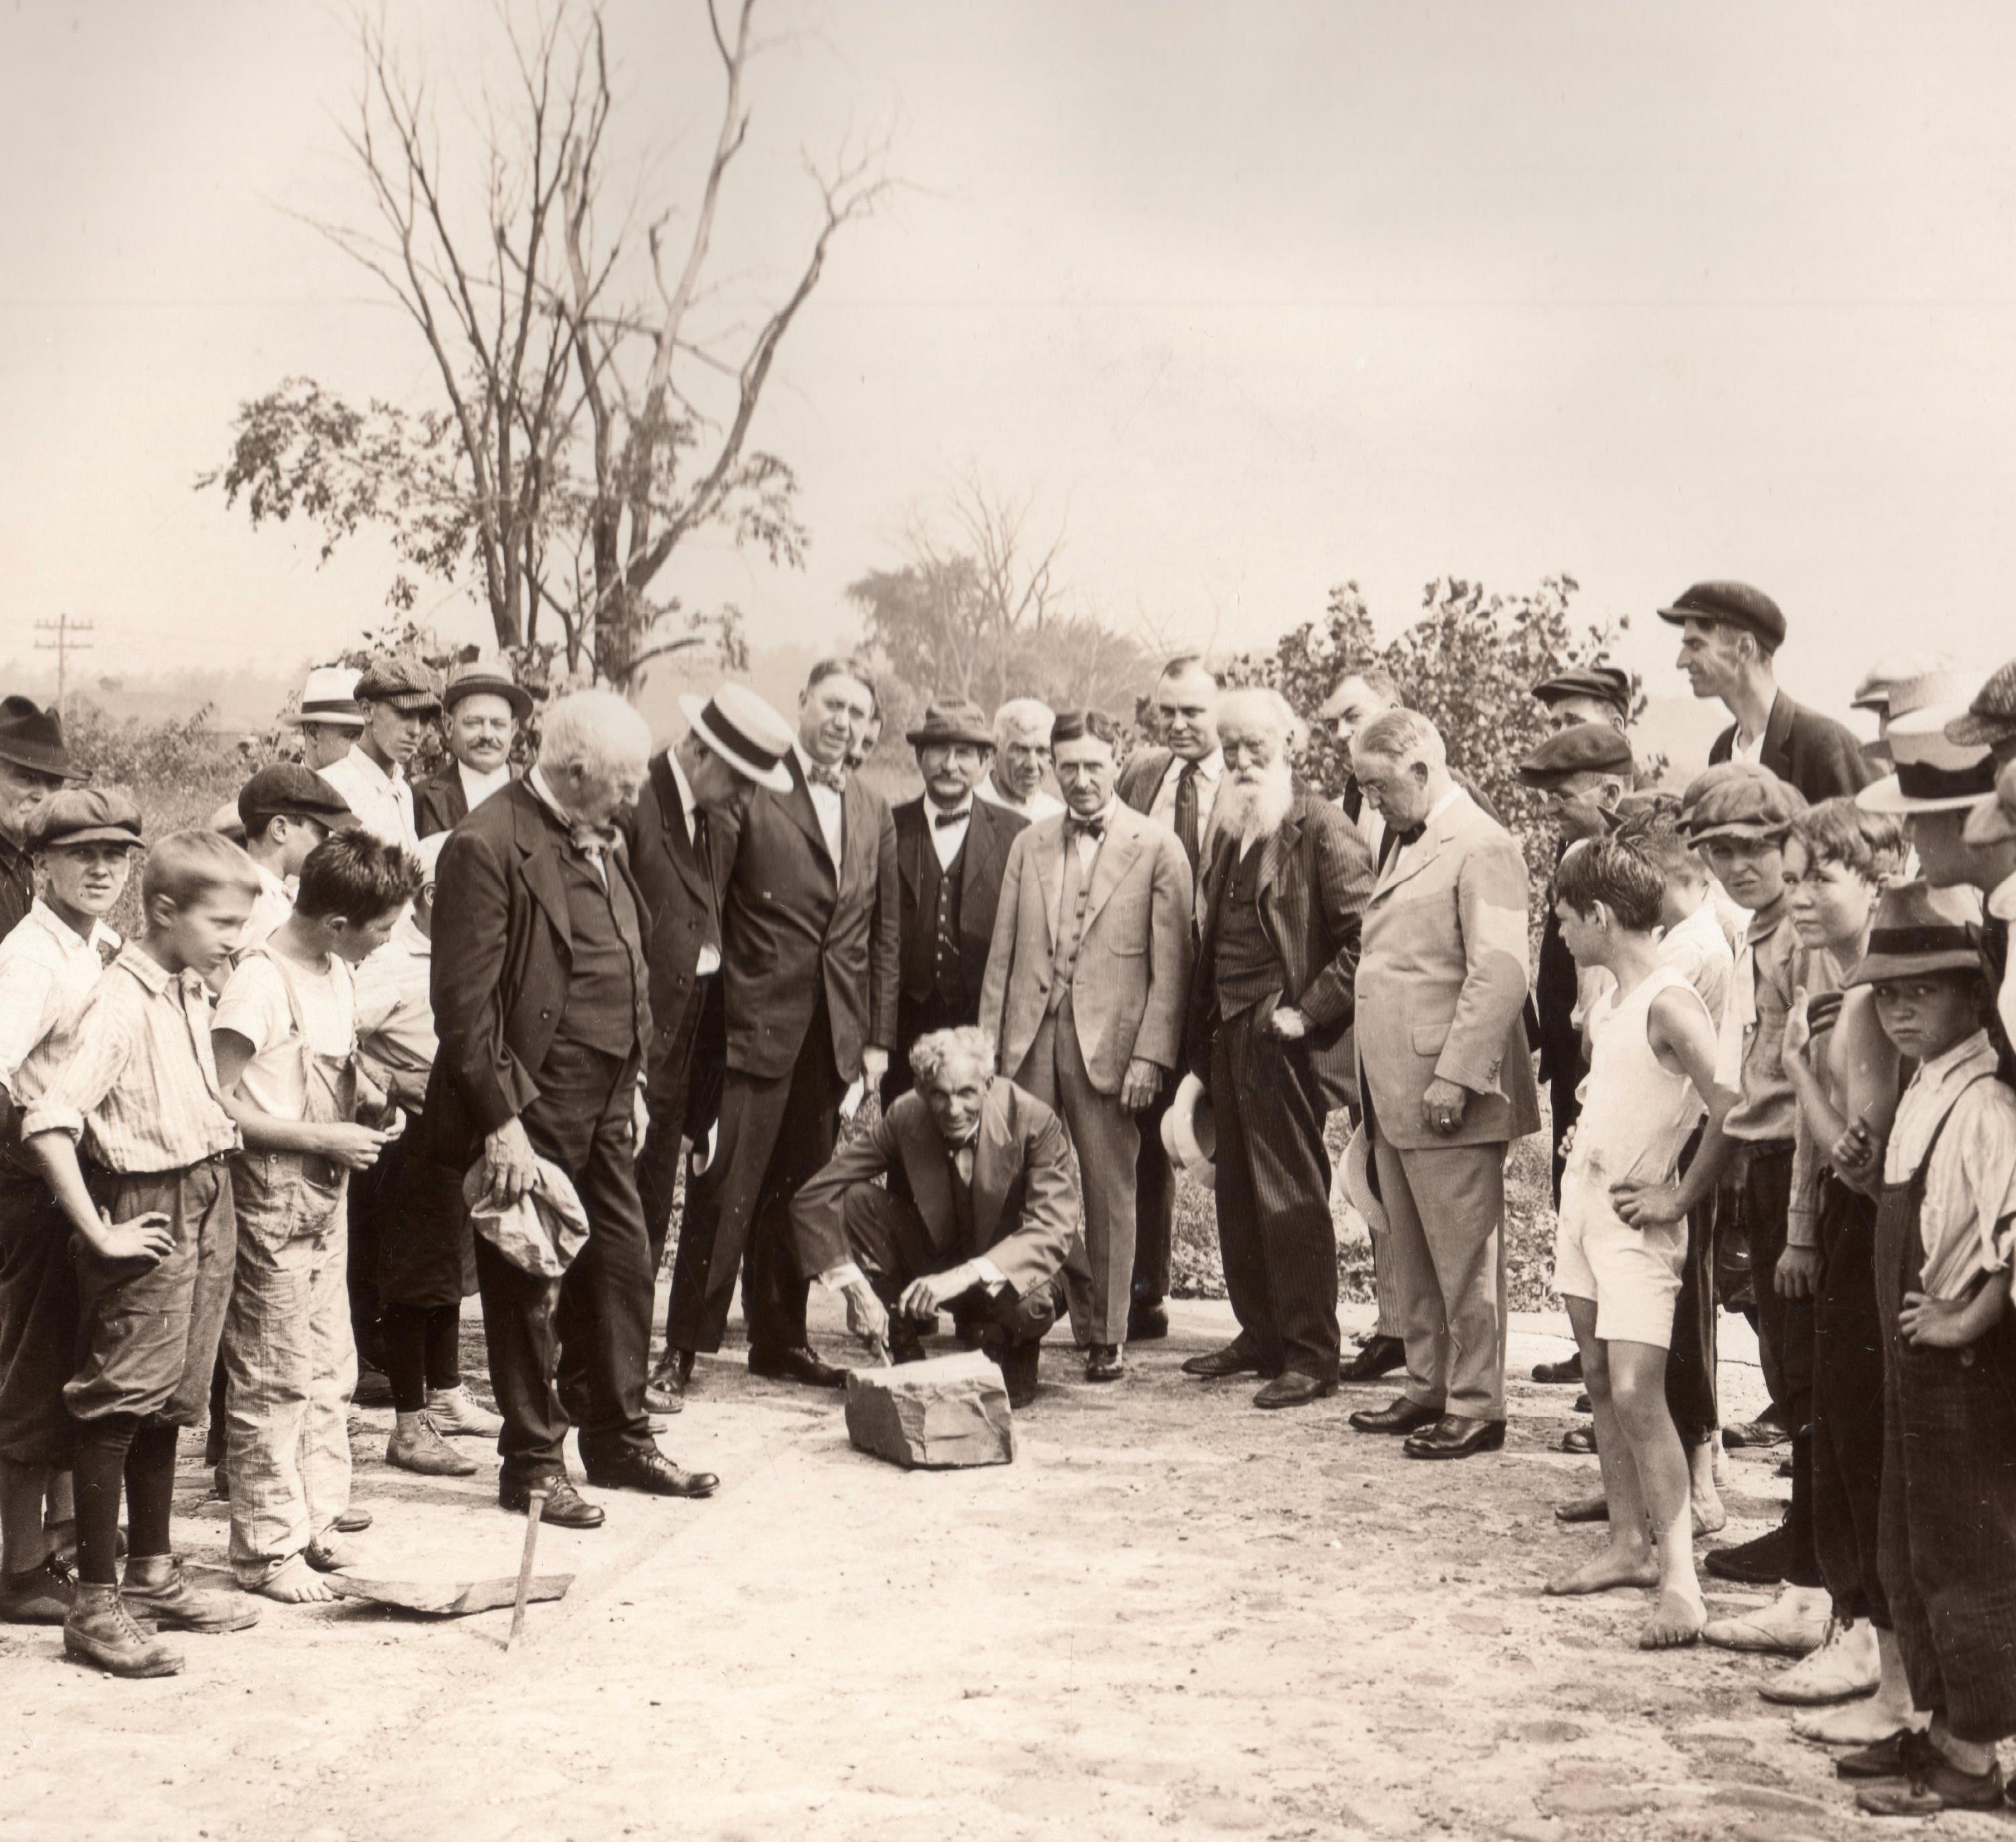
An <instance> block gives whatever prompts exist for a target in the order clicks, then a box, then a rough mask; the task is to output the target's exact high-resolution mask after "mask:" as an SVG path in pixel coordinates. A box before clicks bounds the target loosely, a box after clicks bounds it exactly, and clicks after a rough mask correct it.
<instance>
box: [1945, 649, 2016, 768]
mask: <svg viewBox="0 0 2016 1842" xmlns="http://www.w3.org/2000/svg"><path fill="white" fill-rule="evenodd" d="M1946 739H1947V740H1948V741H1949V742H1958V743H1963V744H1965V745H1967V746H1970V747H1975V748H2000V747H2001V746H2002V745H2003V743H2006V742H2012V741H2016V659H2011V660H2010V661H2009V663H2008V664H2007V665H2003V666H2001V667H1998V668H1997V669H1996V671H1994V672H1993V673H1992V674H1990V675H1989V679H1988V682H1986V683H1985V684H1984V685H1982V687H1981V689H1979V690H1978V691H1976V692H1975V694H1974V701H1973V702H1972V703H1970V704H1969V705H1968V706H1967V714H1965V715H1964V716H1960V717H1956V718H1954V719H1953V721H1951V722H1949V723H1948V724H1947V725H1946Z"/></svg>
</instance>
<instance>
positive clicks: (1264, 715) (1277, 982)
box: [1183, 688, 1372, 1407]
mask: <svg viewBox="0 0 2016 1842" xmlns="http://www.w3.org/2000/svg"><path fill="white" fill-rule="evenodd" d="M1218 729H1219V737H1220V739H1222V743H1223V745H1224V748H1225V757H1226V768H1227V773H1226V784H1225V786H1224V787H1223V788H1222V789H1221V790H1220V792H1219V800H1218V811H1217V815H1216V818H1215V822H1214V824H1213V826H1212V827H1211V833H1210V850H1211V855H1210V858H1209V860H1208V868H1207V869H1206V872H1205V876H1204V895H1203V898H1202V900H1201V902H1200V903H1199V905H1198V906H1199V912H1200V915H1201V921H1200V930H1199V939H1198V947H1197V966H1196V970H1195V972H1194V973H1193V976H1192V978H1191V982H1190V1021H1189V1027H1188V1029H1187V1031H1186V1044H1185V1048H1186V1060H1187V1062H1188V1064H1189V1067H1190V1071H1191V1073H1193V1074H1195V1075H1196V1076H1197V1078H1198V1079H1199V1080H1200V1081H1203V1082H1204V1085H1205V1087H1206V1088H1207V1090H1208V1092H1209V1093H1210V1095H1211V1114H1212V1117H1213V1119H1214V1120H1215V1122H1216V1124H1217V1128H1218V1150H1217V1157H1216V1163H1217V1168H1218V1181H1217V1190H1216V1194H1217V1201H1218V1238H1219V1247H1220V1250H1222V1254H1223V1257H1224V1262H1225V1286H1226V1293H1228V1295H1229V1297H1230V1298H1231V1301H1232V1308H1233V1315H1235V1316H1236V1317H1237V1319H1238V1320H1239V1334H1238V1336H1237V1337H1235V1338H1234V1339H1233V1341H1232V1342H1231V1343H1229V1344H1227V1345H1226V1347H1224V1348H1223V1349H1222V1350H1215V1351H1212V1352H1211V1353H1210V1354H1209V1355H1204V1356H1197V1357H1193V1358H1191V1359H1190V1361H1189V1362H1186V1363H1185V1364H1184V1365H1183V1367H1184V1369H1185V1370H1186V1372H1187V1373H1190V1374H1192V1375H1197V1376H1204V1377H1206V1378H1207V1379H1211V1378H1215V1377H1219V1376H1232V1375H1238V1374H1242V1373H1248V1372H1254V1373H1259V1374H1261V1375H1263V1376H1267V1377H1269V1380H1268V1382H1267V1384H1266V1386H1265V1387H1262V1389H1261V1390H1260V1391H1259V1393H1258V1394H1256V1395H1255V1397H1254V1404H1255V1405H1256V1406H1258V1407H1294V1406H1299V1405H1302V1404H1303V1403H1304V1402H1305V1401H1314V1400H1316V1399H1319V1398H1320V1397H1322V1396H1323V1395H1325V1394H1330V1393H1331V1392H1333V1391H1334V1390H1335V1388H1336V1387H1337V1362H1338V1337H1337V1240H1336V1234H1335V1231H1334V1229H1333V1228H1332V1226H1331V1224H1330V1160H1329V1158H1328V1157H1327V1154H1326V1153H1325V1151H1324V1148H1323V1121H1324V1118H1325V1116H1326V1114H1327V1112H1328V1110H1329V1105H1330V1102H1329V1099H1328V1097H1327V1094H1326V1092H1325V1085H1326V1083H1325V1077H1324V1069H1323V1063H1324V1061H1325V1060H1326V1059H1327V1058H1334V1057H1335V1056H1338V1055H1339V1054H1340V1053H1341V1054H1346V1055H1348V1053H1349V1042H1350V1028H1351V1020H1352V1009H1353V991H1352V984H1353V980H1354V978H1355V973H1356V970H1357V966H1358V932H1359V916H1360V914H1361V913H1362V912H1363V909H1364V907H1365V902H1366V897H1367V896H1368V895H1370V893H1371V890H1372V859H1371V856H1370V853H1369V852H1368V851H1366V848H1365V843H1364V840H1363V839H1362V838H1360V837H1359V835H1358V833H1357V831H1356V830H1355V828H1354V827H1353V826H1352V824H1351V823H1350V822H1349V821H1348V819H1346V818H1345V816H1344V815H1343V814H1342V813H1341V811H1338V809H1337V808H1336V807H1335V806H1334V805H1331V804H1330V803H1329V802H1327V800H1321V799H1319V798H1316V797H1314V796H1313V795H1312V794H1311V793H1309V792H1308V791H1307V790H1305V788H1303V787H1301V786H1298V784H1297V783H1296V782H1295V779H1294V768H1293V765H1292V751H1293V747H1294V736H1295V734H1296V731H1297V729H1298V724H1297V722H1296V720H1295V717H1294V712H1293V711H1291V710H1290V709H1289V707H1288V706H1287V703H1286V702H1285V701H1284V700H1283V698H1282V697H1281V696H1280V694H1279V693H1277V692H1275V691H1272V690H1268V689H1259V688H1255V689H1245V690H1238V691H1233V692H1230V693H1227V695H1226V698H1225V700H1224V701H1223V703H1222V704H1221V705H1220V706H1219V717H1218Z"/></svg>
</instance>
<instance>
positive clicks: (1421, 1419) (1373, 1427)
mask: <svg viewBox="0 0 2016 1842" xmlns="http://www.w3.org/2000/svg"><path fill="white" fill-rule="evenodd" d="M1441 1418H1442V1409H1441V1408H1439V1407H1424V1406H1423V1405H1421V1404H1420V1401H1413V1400H1409V1398H1408V1397H1407V1396H1406V1395H1405V1394H1402V1396H1401V1397H1400V1398H1399V1400H1397V1401H1395V1402H1394V1403H1393V1405H1391V1407H1361V1408H1359V1410H1358V1412H1355V1413H1354V1414H1353V1415H1352V1416H1351V1423H1352V1426H1355V1427H1356V1428H1357V1429H1358V1430H1359V1432H1361V1433H1391V1434H1402V1433H1418V1432H1419V1431H1420V1430H1421V1428H1422V1427H1424V1426H1433V1425H1434V1424H1435V1422H1436V1421H1437V1420H1438V1419H1441Z"/></svg>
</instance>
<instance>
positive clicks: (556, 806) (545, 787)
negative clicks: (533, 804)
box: [525, 766, 581, 833]
mask: <svg viewBox="0 0 2016 1842" xmlns="http://www.w3.org/2000/svg"><path fill="white" fill-rule="evenodd" d="M525 784H526V785H527V786H529V787H530V788H531V790H532V793H533V797H535V798H536V799H537V800H538V802H539V804H541V805H542V806H543V807H545V809H546V810H547V811H549V812H550V813H551V814H552V815H553V817H554V818H556V819H558V820H559V821H560V827H561V829H563V830H564V831H566V832H568V833H572V832H573V831H574V829H575V827H577V826H579V825H580V823H581V821H580V820H579V819H578V818H575V817H574V815H573V814H572V813H571V812H570V811H568V810H567V808H566V807H564V806H563V805H562V804H560V795H559V794H557V793H555V792H554V791H553V783H552V782H550V781H549V780H548V779H546V775H545V769H543V768H539V767H536V766H535V768H533V769H532V771H531V773H529V774H527V775H526V776H525Z"/></svg>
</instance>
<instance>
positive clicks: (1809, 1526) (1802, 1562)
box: [1743, 1141, 1823, 1586]
mask: <svg viewBox="0 0 2016 1842" xmlns="http://www.w3.org/2000/svg"><path fill="white" fill-rule="evenodd" d="M1791 1200H1792V1147H1791V1142H1789V1141H1784V1142H1778V1141H1773V1142H1769V1143H1766V1144H1757V1145H1752V1146H1750V1147H1749V1149H1748V1150H1747V1151H1746V1152H1745V1153H1744V1170H1743V1219H1744V1224H1745V1225H1746V1226H1747V1227H1748V1229H1749V1231H1750V1274H1751V1290H1752V1291H1753V1292H1754V1293H1755V1295H1756V1306H1755V1309H1756V1312H1757V1354H1758V1359H1759V1362H1761V1363H1762V1365H1763V1369H1764V1385H1765V1387H1766V1388H1768V1389H1769V1390H1770V1392H1771V1405H1773V1407H1775V1408H1777V1410H1778V1412H1779V1415H1780V1418H1781V1419H1782V1420H1783V1421H1784V1425H1785V1426H1786V1428H1787V1430H1789V1431H1790V1432H1791V1435H1792V1507H1791V1514H1790V1515H1789V1516H1787V1518H1786V1520H1785V1527H1786V1531H1787V1534H1789V1535H1790V1537H1791V1543H1792V1554H1791V1560H1790V1561H1789V1562H1788V1563H1787V1567H1786V1569H1785V1578H1786V1580H1787V1582H1788V1583H1789V1584H1790V1585H1794V1586H1818V1585H1821V1584H1822V1583H1823V1582H1822V1580H1821V1576H1820V1561H1819V1558H1818V1557H1817V1556H1816V1554H1815V1553H1814V1552H1813V1436H1812V1434H1811V1432H1810V1431H1809V1428H1810V1426H1811V1424H1812V1422H1813V1301H1812V1300H1811V1299H1810V1298H1787V1297H1786V1296H1785V1295H1784V1293H1782V1292H1780V1290H1778V1287H1777V1281H1776V1277H1775V1275H1776V1271H1777V1265H1778V1256H1779V1255H1780V1254H1783V1253H1784V1250H1785V1229H1786V1221H1787V1216H1788V1214H1789V1213H1790V1211H1791Z"/></svg>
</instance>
